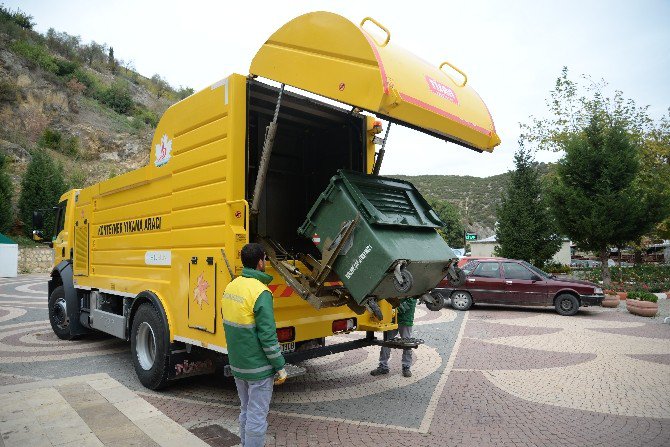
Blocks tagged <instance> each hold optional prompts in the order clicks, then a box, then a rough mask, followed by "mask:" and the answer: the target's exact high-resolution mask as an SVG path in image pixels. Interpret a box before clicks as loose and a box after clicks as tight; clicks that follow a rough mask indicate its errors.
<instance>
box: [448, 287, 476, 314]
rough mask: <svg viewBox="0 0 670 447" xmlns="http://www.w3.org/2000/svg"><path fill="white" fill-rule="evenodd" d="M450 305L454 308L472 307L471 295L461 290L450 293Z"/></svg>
mask: <svg viewBox="0 0 670 447" xmlns="http://www.w3.org/2000/svg"><path fill="white" fill-rule="evenodd" d="M451 307H453V308H454V309H456V310H468V309H470V308H471V307H472V296H471V295H470V294H469V293H468V292H465V291H463V290H457V291H455V292H454V293H452V294H451Z"/></svg>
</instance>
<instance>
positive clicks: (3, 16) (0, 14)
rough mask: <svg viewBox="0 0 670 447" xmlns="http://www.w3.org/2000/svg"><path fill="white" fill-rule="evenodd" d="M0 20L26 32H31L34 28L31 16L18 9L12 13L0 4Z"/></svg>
mask: <svg viewBox="0 0 670 447" xmlns="http://www.w3.org/2000/svg"><path fill="white" fill-rule="evenodd" d="M0 20H1V21H7V22H11V23H14V24H15V25H18V26H19V27H21V28H23V29H27V30H31V29H33V27H34V26H35V22H33V16H31V15H28V14H26V13H25V12H23V11H21V10H20V9H18V8H17V9H16V11H12V10H11V9H9V8H5V6H4V5H2V4H0Z"/></svg>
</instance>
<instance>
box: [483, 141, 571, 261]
mask: <svg viewBox="0 0 670 447" xmlns="http://www.w3.org/2000/svg"><path fill="white" fill-rule="evenodd" d="M514 164H515V167H516V169H515V170H514V171H512V172H511V175H510V180H509V183H508V184H507V187H506V190H505V192H504V193H503V198H502V201H501V203H500V205H499V206H498V209H497V218H498V225H497V227H496V239H497V241H498V244H499V245H498V246H497V247H496V250H495V254H496V256H502V257H505V258H512V259H523V260H525V261H528V262H530V263H531V264H533V265H535V266H537V267H540V268H542V267H543V266H544V264H545V263H546V262H547V261H549V260H550V259H551V258H552V256H554V254H555V253H556V252H557V251H558V250H559V248H560V246H561V238H560V237H559V236H558V235H557V232H556V227H555V225H554V222H553V219H552V218H551V214H550V213H549V210H548V209H547V204H546V201H545V199H544V197H543V194H542V185H541V183H540V177H539V173H538V171H537V164H536V163H535V160H534V158H533V155H532V153H531V152H530V150H528V149H526V148H524V147H523V145H521V147H520V148H519V150H517V152H516V153H515V154H514Z"/></svg>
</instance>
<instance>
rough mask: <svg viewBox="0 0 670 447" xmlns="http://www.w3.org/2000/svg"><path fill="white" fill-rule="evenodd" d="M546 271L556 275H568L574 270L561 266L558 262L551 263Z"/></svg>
mask: <svg viewBox="0 0 670 447" xmlns="http://www.w3.org/2000/svg"><path fill="white" fill-rule="evenodd" d="M544 271H545V272H547V273H555V274H563V275H567V274H568V273H572V269H571V268H570V266H569V265H563V264H559V263H557V262H550V263H549V264H547V265H545V266H544Z"/></svg>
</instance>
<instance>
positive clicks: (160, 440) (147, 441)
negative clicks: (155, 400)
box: [0, 374, 208, 447]
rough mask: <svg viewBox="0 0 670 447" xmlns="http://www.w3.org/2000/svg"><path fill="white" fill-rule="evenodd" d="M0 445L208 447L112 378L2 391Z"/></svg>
mask: <svg viewBox="0 0 670 447" xmlns="http://www.w3.org/2000/svg"><path fill="white" fill-rule="evenodd" d="M0 402H3V404H2V405H1V406H0V434H1V435H2V436H0V446H6V447H24V446H31V447H42V446H47V447H48V446H63V447H66V446H71V447H89V446H91V447H95V446H100V447H102V446H110V447H111V446H143V447H153V446H175V447H183V446H186V445H188V446H207V445H208V444H207V443H205V442H203V441H202V440H200V439H199V438H198V437H197V436H195V435H193V434H192V433H191V432H189V431H188V430H186V429H185V428H184V427H182V426H181V425H179V424H178V423H176V422H174V421H173V420H172V419H170V418H168V417H167V416H165V415H164V414H163V413H161V412H160V411H158V410H157V409H156V408H155V407H154V406H153V405H151V404H149V403H148V402H147V401H146V400H144V399H142V398H140V397H139V396H138V395H137V394H135V393H134V392H132V391H130V390H129V389H128V388H126V387H125V386H123V385H121V384H120V383H119V382H117V381H116V380H114V379H112V378H111V377H109V376H108V375H107V374H92V375H87V376H75V377H71V378H66V379H58V380H40V381H33V382H26V383H23V384H18V385H7V386H2V387H0Z"/></svg>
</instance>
